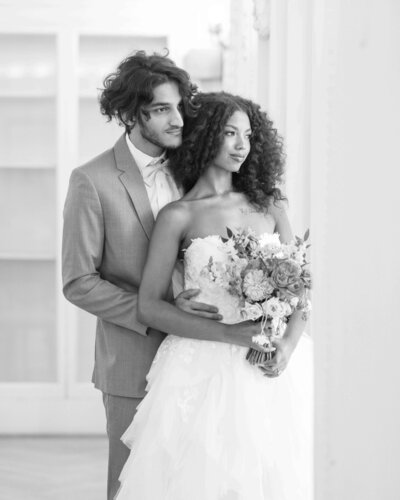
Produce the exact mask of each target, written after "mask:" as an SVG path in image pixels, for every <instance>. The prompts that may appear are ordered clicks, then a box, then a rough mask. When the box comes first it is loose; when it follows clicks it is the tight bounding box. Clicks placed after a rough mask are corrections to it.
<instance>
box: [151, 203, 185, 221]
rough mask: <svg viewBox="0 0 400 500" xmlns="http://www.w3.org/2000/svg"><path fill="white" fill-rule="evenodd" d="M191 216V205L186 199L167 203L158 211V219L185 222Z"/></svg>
mask: <svg viewBox="0 0 400 500" xmlns="http://www.w3.org/2000/svg"><path fill="white" fill-rule="evenodd" d="M189 218H190V205H189V203H188V202H186V201H185V200H177V201H173V202H171V203H168V205H165V207H163V208H162V209H161V210H160V212H159V213H158V216H157V220H159V219H163V220H167V221H168V222H170V223H171V222H174V223H185V222H187V221H188V220H189Z"/></svg>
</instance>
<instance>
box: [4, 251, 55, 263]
mask: <svg viewBox="0 0 400 500" xmlns="http://www.w3.org/2000/svg"><path fill="white" fill-rule="evenodd" d="M56 259H57V256H56V255H46V254H38V255H34V254H28V253H26V254H15V253H12V254H11V253H0V261H3V262H4V261H10V262H12V261H16V262H18V261H23V262H54V261H56Z"/></svg>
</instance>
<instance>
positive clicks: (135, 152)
mask: <svg viewBox="0 0 400 500" xmlns="http://www.w3.org/2000/svg"><path fill="white" fill-rule="evenodd" d="M125 137H126V143H127V144H128V148H129V151H130V152H131V154H132V156H133V159H134V160H135V162H136V164H137V166H138V167H139V170H140V171H141V172H143V170H144V169H145V168H146V167H147V166H148V165H150V164H151V165H154V164H155V163H156V162H157V161H159V160H160V159H162V158H165V156H166V152H165V151H163V153H162V154H161V155H160V156H156V157H154V156H150V155H148V154H146V153H143V151H140V149H138V148H137V147H136V146H135V145H134V144H133V143H132V141H131V140H130V139H129V135H128V134H126V135H125Z"/></svg>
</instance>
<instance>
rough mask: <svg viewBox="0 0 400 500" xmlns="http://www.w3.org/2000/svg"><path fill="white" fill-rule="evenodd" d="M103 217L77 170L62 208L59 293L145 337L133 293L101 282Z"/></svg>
mask: <svg viewBox="0 0 400 500" xmlns="http://www.w3.org/2000/svg"><path fill="white" fill-rule="evenodd" d="M103 245H104V217H103V211H102V207H101V203H100V200H99V196H98V193H97V191H96V188H95V186H94V185H93V183H92V181H91V179H90V178H89V177H88V176H87V175H86V174H85V173H84V172H82V171H81V170H79V169H78V170H74V171H73V172H72V174H71V179H70V184H69V189H68V194H67V198H66V201H65V207H64V229H63V245H62V275H63V292H64V295H65V297H66V299H67V300H69V301H70V302H72V303H73V304H75V305H76V306H78V307H80V308H81V309H84V310H85V311H87V312H89V313H92V314H94V315H95V316H98V317H99V318H101V319H104V320H105V321H108V322H110V323H114V324H116V325H119V326H122V327H124V328H127V329H129V330H134V331H135V332H137V333H140V334H141V335H146V330H147V327H146V326H145V325H143V324H142V323H140V322H139V321H138V319H137V297H138V293H137V291H134V292H128V291H126V290H123V289H122V288H119V287H118V286H116V285H113V284H112V283H110V282H109V281H106V280H104V279H102V278H101V276H100V273H99V271H98V270H99V269H100V265H101V261H102V258H103Z"/></svg>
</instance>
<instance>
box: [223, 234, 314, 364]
mask: <svg viewBox="0 0 400 500" xmlns="http://www.w3.org/2000/svg"><path fill="white" fill-rule="evenodd" d="M227 233H228V239H227V240H226V242H227V243H228V242H229V245H231V246H232V248H233V249H234V250H235V262H236V267H235V272H231V274H232V275H234V276H235V286H234V288H233V289H232V291H231V292H232V293H234V294H238V295H239V296H240V298H241V304H242V309H241V314H242V317H243V318H244V319H251V320H259V321H260V334H259V335H256V336H255V337H253V341H254V342H255V343H257V344H258V345H260V346H263V347H264V349H265V351H266V352H260V351H257V350H255V349H250V350H249V352H248V354H247V359H248V360H249V361H250V363H252V364H262V363H263V362H264V361H265V360H267V359H271V357H272V355H273V351H274V350H275V349H274V347H273V342H272V341H273V339H274V338H280V337H282V335H283V334H284V331H285V329H286V324H287V322H288V320H289V318H290V316H291V315H292V314H293V312H294V311H295V310H301V311H302V313H303V314H302V317H303V319H307V317H308V315H309V312H310V310H311V302H310V299H309V293H310V289H311V275H310V271H309V267H308V262H307V260H306V252H307V248H308V247H309V245H308V244H307V243H306V242H307V240H308V237H309V231H308V230H307V231H306V233H305V235H304V237H303V238H299V237H298V236H296V237H295V239H294V240H293V241H292V242H290V243H287V244H285V243H281V242H280V240H279V235H278V234H277V233H275V234H265V235H263V236H262V237H261V238H257V237H256V236H255V234H254V232H252V231H251V230H247V231H245V230H241V231H238V232H233V231H232V230H231V229H229V228H227Z"/></svg>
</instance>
